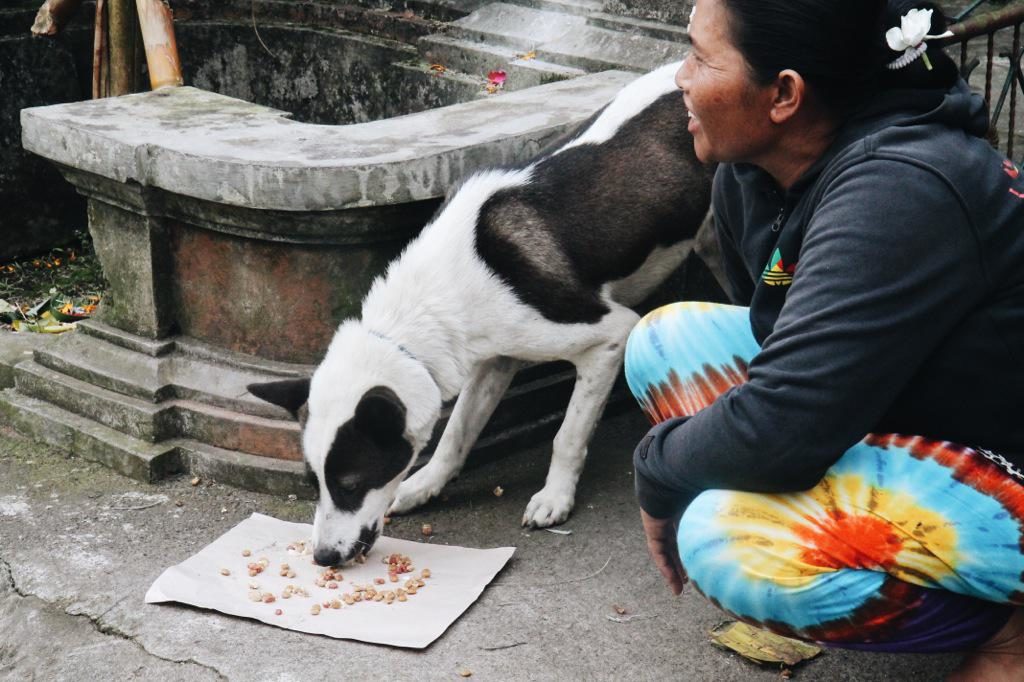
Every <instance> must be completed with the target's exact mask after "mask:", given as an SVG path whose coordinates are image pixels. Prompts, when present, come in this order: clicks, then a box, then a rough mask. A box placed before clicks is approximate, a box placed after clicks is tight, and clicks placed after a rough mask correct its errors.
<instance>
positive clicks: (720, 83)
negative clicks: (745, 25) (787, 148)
mask: <svg viewBox="0 0 1024 682" xmlns="http://www.w3.org/2000/svg"><path fill="white" fill-rule="evenodd" d="M729 20H730V17H729V14H728V10H727V8H726V7H725V4H724V3H723V2H722V0H697V4H696V8H695V10H694V14H693V17H692V20H691V22H690V40H691V42H692V45H693V47H692V49H691V50H690V53H689V54H688V55H687V57H686V60H685V61H683V65H682V67H681V68H680V69H679V72H678V73H677V74H676V84H677V85H678V86H679V89H680V90H682V91H683V97H684V100H685V102H686V108H687V109H688V110H689V115H690V124H689V130H690V133H691V134H692V135H693V143H694V149H695V150H696V153H697V158H699V159H700V160H701V161H703V162H705V163H707V162H712V161H717V162H725V163H729V162H749V163H754V162H756V160H757V159H758V158H759V157H760V156H761V155H762V154H763V153H764V152H765V147H766V145H768V144H769V143H770V142H771V139H772V133H773V130H772V127H773V126H772V125H771V120H770V118H769V112H770V111H771V97H772V95H771V93H770V88H765V87H761V86H758V85H757V84H756V83H755V82H754V80H753V78H752V76H751V71H750V67H749V66H747V62H746V60H745V59H744V58H743V55H742V54H741V53H740V52H739V50H738V49H736V47H735V46H734V45H733V43H732V36H731V34H730V31H729Z"/></svg>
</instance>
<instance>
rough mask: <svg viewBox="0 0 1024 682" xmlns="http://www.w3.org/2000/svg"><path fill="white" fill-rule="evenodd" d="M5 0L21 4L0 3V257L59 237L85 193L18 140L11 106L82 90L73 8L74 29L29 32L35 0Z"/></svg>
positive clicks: (80, 215)
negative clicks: (43, 34)
mask: <svg viewBox="0 0 1024 682" xmlns="http://www.w3.org/2000/svg"><path fill="white" fill-rule="evenodd" d="M13 4H15V5H28V6H25V7H21V8H19V7H14V8H5V9H2V10H0V207H2V208H0V263H2V262H4V261H7V260H10V259H13V258H16V257H18V256H22V255H26V254H31V253H34V252H38V251H41V250H45V249H48V248H50V247H52V246H55V245H58V244H61V243H66V242H68V241H69V240H70V239H71V238H72V236H73V233H74V231H75V230H82V229H85V200H84V199H82V198H81V197H79V196H78V194H77V193H76V192H75V190H74V188H73V187H71V186H70V185H69V184H68V183H67V182H65V181H64V179H63V178H62V177H61V176H60V173H58V172H57V169H56V168H54V167H53V164H51V163H50V162H48V161H46V160H44V159H42V158H39V157H38V156H35V155H32V154H29V153H27V152H25V151H24V150H23V149H22V148H21V123H20V116H19V112H20V110H21V109H23V108H25V107H32V106H39V105H45V104H59V103H63V102H73V101H76V100H80V99H83V98H84V97H85V96H86V90H85V89H84V88H85V87H87V84H88V81H87V80H85V81H84V83H83V74H82V72H81V70H82V64H81V54H82V52H83V49H84V50H85V51H86V52H87V50H88V37H87V36H88V34H89V30H88V26H87V25H85V24H86V22H84V21H83V18H82V17H81V16H79V17H78V18H77V19H76V23H79V24H82V26H81V28H79V29H77V30H71V31H68V32H67V33H66V34H65V35H63V36H60V37H58V38H55V39H54V38H33V37H32V36H31V35H30V33H29V28H30V27H31V26H32V19H33V18H34V16H35V8H37V7H38V5H39V3H38V2H34V1H33V2H30V3H24V2H20V0H19V1H16V2H15V3H13ZM83 14H86V16H88V13H87V12H86V11H84V10H83ZM84 77H85V78H86V79H87V78H88V75H87V74H85V75H84Z"/></svg>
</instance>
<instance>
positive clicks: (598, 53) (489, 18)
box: [421, 2, 686, 72]
mask: <svg viewBox="0 0 1024 682" xmlns="http://www.w3.org/2000/svg"><path fill="white" fill-rule="evenodd" d="M595 22H596V23H595ZM604 25H608V26H615V27H616V29H620V28H622V27H626V28H628V29H629V30H628V31H623V30H612V29H610V28H604V27H602V26H604ZM654 26H655V25H654V24H653V23H652V22H639V21H617V20H613V18H612V17H610V16H609V15H600V16H598V17H597V18H596V20H594V21H592V20H591V19H590V18H588V16H587V15H586V14H585V13H581V14H567V13H563V12H555V11H550V10H547V9H536V8H533V7H525V6H522V5H513V4H509V3H503V2H498V3H492V4H490V5H486V6H485V7H482V8H480V9H479V10H477V11H476V12H473V13H472V14H470V15H469V16H466V17H464V18H462V19H459V20H458V21H455V22H452V24H451V25H450V28H449V30H448V32H447V34H446V36H427V37H425V38H422V39H421V52H422V51H424V50H428V51H429V50H430V46H434V47H435V48H437V49H439V50H441V51H442V52H443V53H447V54H451V53H459V52H461V54H462V55H463V57H462V61H463V62H464V63H465V62H472V59H471V55H473V53H474V51H475V53H476V56H478V57H479V56H480V55H484V56H486V55H488V54H492V55H496V54H503V53H504V51H505V50H511V51H512V52H513V55H512V56H515V54H522V53H526V52H529V51H531V50H532V51H535V52H536V57H537V59H538V60H539V61H540V62H542V63H548V64H551V65H557V66H561V67H569V68H572V69H578V70H581V71H604V70H607V69H625V70H631V71H637V72H646V71H650V70H653V69H655V68H657V67H659V66H661V65H663V64H666V63H668V62H671V61H675V60H679V59H682V57H683V55H684V54H685V51H686V43H685V42H682V40H681V36H680V35H679V33H678V32H676V31H673V30H671V29H668V30H663V31H661V32H660V33H658V35H659V36H660V37H652V35H650V33H652V32H654ZM474 46H475V49H474Z"/></svg>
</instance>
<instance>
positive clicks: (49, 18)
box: [32, 0, 82, 36]
mask: <svg viewBox="0 0 1024 682" xmlns="http://www.w3.org/2000/svg"><path fill="white" fill-rule="evenodd" d="M81 4H82V0H46V2H44V3H43V5H42V7H40V8H39V11H38V12H36V19H35V21H34V22H33V23H32V35H34V36H55V35H57V34H58V33H60V31H61V29H62V28H64V26H65V24H67V23H68V20H69V19H71V16H72V15H73V14H74V13H75V10H77V9H78V7H79V6H80V5H81Z"/></svg>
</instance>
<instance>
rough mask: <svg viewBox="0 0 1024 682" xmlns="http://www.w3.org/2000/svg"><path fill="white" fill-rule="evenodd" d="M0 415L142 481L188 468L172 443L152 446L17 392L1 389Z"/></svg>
mask: <svg viewBox="0 0 1024 682" xmlns="http://www.w3.org/2000/svg"><path fill="white" fill-rule="evenodd" d="M0 416H3V417H4V419H5V421H6V422H7V423H8V424H10V425H11V426H12V427H14V429H15V430H17V431H19V432H20V433H22V434H24V435H26V436H29V437H30V438H33V439H34V440H37V441H41V442H44V443H47V444H48V445H52V446H54V447H57V448H60V449H61V450H65V451H67V452H70V453H72V454H74V455H77V456H79V457H81V458H82V459H86V460H89V461H90V462H97V463H99V464H102V465H104V466H106V467H109V468H111V469H113V470H115V471H117V472H119V473H121V474H124V475H125V476H128V477H129V478H134V479H136V480H139V481H146V482H149V483H151V482H153V481H157V480H159V479H161V478H166V477H167V476H171V475H174V474H177V473H180V472H182V471H184V470H185V469H184V465H183V462H182V459H181V457H180V453H179V452H178V450H177V448H176V447H175V445H174V444H173V443H170V442H164V443H159V444H154V443H147V442H145V441H142V440H139V439H137V438H132V437H131V436H128V435H125V434H123V433H121V432H120V431H116V430H114V429H112V428H110V427H107V426H104V425H102V424H99V423H97V422H95V421H93V420H92V419H89V418H87V417H83V416H81V415H77V414H75V413H74V412H69V411H67V410H64V409H61V408H60V407H57V406H56V405H53V404H51V403H48V402H45V401H42V400H38V399H36V398H31V397H29V396H26V395H22V394H21V393H18V392H16V390H15V389H7V390H4V391H0Z"/></svg>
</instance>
